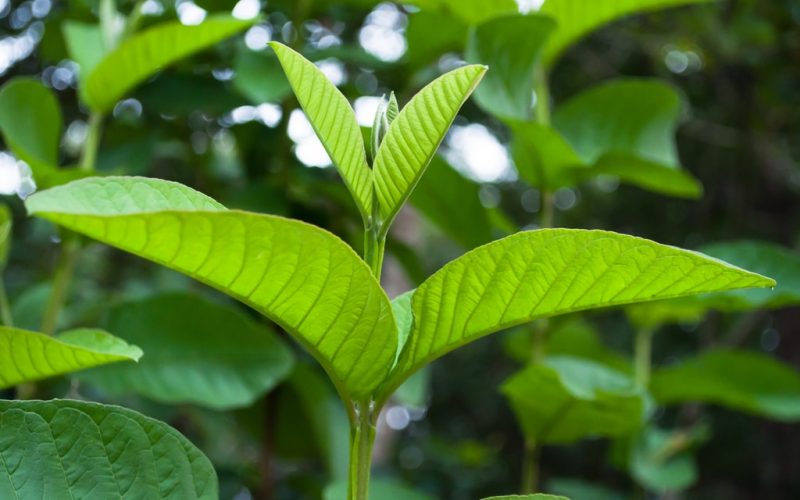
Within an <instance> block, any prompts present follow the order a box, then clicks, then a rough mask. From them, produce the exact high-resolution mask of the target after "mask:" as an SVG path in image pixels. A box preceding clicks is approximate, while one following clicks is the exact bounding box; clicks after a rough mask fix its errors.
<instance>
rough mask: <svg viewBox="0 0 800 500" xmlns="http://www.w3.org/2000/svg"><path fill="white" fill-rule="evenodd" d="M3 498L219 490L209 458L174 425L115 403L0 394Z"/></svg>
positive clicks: (202, 495)
mask: <svg viewBox="0 0 800 500" xmlns="http://www.w3.org/2000/svg"><path fill="white" fill-rule="evenodd" d="M0 458H2V460H1V461H0V464H4V465H5V467H0V497H2V498H174V499H208V500H212V499H216V498H218V495H219V493H218V486H217V475H216V473H215V472H214V467H213V466H212V465H211V462H210V461H209V460H208V459H207V458H206V457H205V456H204V455H203V454H202V453H201V452H200V451H199V450H198V449H197V448H196V447H195V446H194V445H193V444H192V443H190V442H189V440H187V439H186V438H185V437H183V436H182V435H181V434H180V433H179V432H178V431H176V430H175V429H172V428H171V427H169V426H167V425H166V424H164V423H162V422H159V421H157V420H154V419H152V418H149V417H145V416H144V415H142V414H140V413H137V412H135V411H132V410H128V409H125V408H120V407H118V406H110V405H100V404H97V403H87V402H82V401H70V400H54V401H0Z"/></svg>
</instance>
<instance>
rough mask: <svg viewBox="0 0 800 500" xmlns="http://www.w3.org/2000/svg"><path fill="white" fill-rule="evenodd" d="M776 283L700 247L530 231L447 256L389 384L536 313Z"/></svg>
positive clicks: (421, 301) (421, 293) (419, 294)
mask: <svg viewBox="0 0 800 500" xmlns="http://www.w3.org/2000/svg"><path fill="white" fill-rule="evenodd" d="M772 285H774V281H773V280H771V279H769V278H764V277H763V276H759V275H757V274H753V273H750V272H747V271H744V270H742V269H739V268H737V267H734V266H731V265H728V264H726V263H724V262H721V261H719V260H717V259H711V258H708V257H706V256H704V255H702V254H699V253H697V252H692V251H688V250H681V249H678V248H675V247H671V246H666V245H660V244H658V243H655V242H652V241H649V240H645V239H642V238H636V237H633V236H626V235H621V234H616V233H612V232H607V231H587V230H579V229H542V230H537V231H525V232H521V233H517V234H515V235H512V236H509V237H506V238H503V239H501V240H497V241H494V242H492V243H489V244H488V245H484V246H482V247H480V248H477V249H475V250H473V251H471V252H468V253H466V254H465V255H463V256H461V257H459V258H457V259H456V260H454V261H452V262H450V263H449V264H447V265H446V266H444V267H443V268H442V269H440V270H439V271H438V272H436V273H435V274H433V275H432V276H431V277H430V278H428V279H427V280H426V281H425V282H424V283H423V284H422V285H420V286H419V287H418V288H417V289H416V291H415V292H414V297H413V304H412V306H413V311H414V328H413V330H412V332H411V334H410V336H409V339H408V341H407V342H406V344H405V348H404V350H403V353H402V354H401V356H400V361H399V363H398V365H397V367H396V368H395V370H394V371H393V373H392V376H391V381H390V382H389V383H388V385H387V387H385V388H384V389H385V390H390V389H392V388H393V387H396V385H397V384H399V383H401V382H402V381H403V379H405V378H406V377H408V376H409V375H410V374H411V373H413V372H414V371H416V370H417V369H418V368H420V367H421V366H424V365H425V364H427V363H429V362H431V361H433V360H434V359H436V358H438V357H440V356H442V355H444V354H446V353H448V352H450V351H452V350H453V349H455V348H457V347H459V346H462V345H464V344H466V343H468V342H471V341H473V340H476V339H478V338H480V337H483V336H484V335H488V334H490V333H494V332H497V331H500V330H502V329H505V328H508V327H512V326H515V325H518V324H522V323H527V322H530V321H532V320H534V319H537V318H542V317H547V316H555V315H557V314H564V313H568V312H573V311H580V310H585V309H591V308H598V307H606V306H614V305H623V304H629V303H633V302H641V301H647V300H655V299H658V298H667V297H679V296H685V295H694V294H698V293H704V292H711V291H716V290H730V289H737V288H747V287H759V286H760V287H764V286H772Z"/></svg>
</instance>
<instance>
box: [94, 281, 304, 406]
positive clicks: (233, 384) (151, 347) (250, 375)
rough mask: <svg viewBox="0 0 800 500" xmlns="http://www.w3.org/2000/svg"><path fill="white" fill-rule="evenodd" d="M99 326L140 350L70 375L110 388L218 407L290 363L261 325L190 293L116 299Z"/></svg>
mask: <svg viewBox="0 0 800 500" xmlns="http://www.w3.org/2000/svg"><path fill="white" fill-rule="evenodd" d="M107 326H108V328H109V330H111V331H113V332H115V333H116V334H117V335H118V336H119V337H121V338H123V339H125V340H127V341H128V342H132V343H135V344H137V345H139V346H140V347H142V349H144V351H145V352H146V353H147V355H146V356H145V357H144V358H143V359H142V361H141V362H140V363H138V364H136V365H131V364H126V365H122V364H117V365H112V366H104V367H99V368H95V369H93V370H89V371H87V372H84V373H82V374H80V375H78V378H80V379H81V380H85V381H88V382H90V383H92V384H93V385H96V386H98V387H100V388H101V389H103V390H104V391H105V392H108V393H111V394H115V395H121V394H127V393H136V394H141V395H143V396H146V397H148V398H151V399H154V400H156V401H161V402H164V403H196V404H200V405H202V406H206V407H209V408H214V409H218V410H224V409H230V408H236V407H241V406H245V405H249V404H250V403H252V402H253V401H255V400H256V398H258V397H259V396H261V395H262V394H264V393H266V392H267V391H269V390H270V389H272V388H273V387H275V386H276V385H277V384H278V383H280V382H281V381H282V380H284V379H285V378H286V377H287V376H288V375H289V372H290V370H291V368H292V362H293V357H292V353H291V351H290V350H289V348H288V347H287V346H286V345H285V344H284V343H283V342H282V341H281V340H280V339H279V338H277V337H276V336H275V335H274V334H273V333H272V332H271V331H270V330H269V328H268V327H266V326H264V325H259V324H257V323H255V322H253V321H252V320H251V319H250V318H248V317H247V316H245V315H243V314H242V313H241V312H239V311H237V310H236V309H233V308H231V307H228V306H225V305H222V304H217V303H215V302H211V301H209V300H206V299H201V298H199V297H195V296H193V295H187V294H168V295H161V296H155V297H151V298H148V299H145V300H142V301H138V302H130V303H126V304H122V305H120V306H118V307H116V308H115V309H114V310H113V311H112V312H111V315H110V318H109V320H108V324H107Z"/></svg>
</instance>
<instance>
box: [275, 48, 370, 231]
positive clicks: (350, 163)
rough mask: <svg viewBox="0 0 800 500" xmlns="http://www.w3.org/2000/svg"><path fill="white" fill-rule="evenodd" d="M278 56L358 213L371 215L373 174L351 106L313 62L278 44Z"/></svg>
mask: <svg viewBox="0 0 800 500" xmlns="http://www.w3.org/2000/svg"><path fill="white" fill-rule="evenodd" d="M270 46H271V47H272V48H273V49H274V50H275V53H276V54H277V55H278V60H279V61H280V63H281V66H283V70H284V72H285V73H286V77H287V78H288V79H289V83H290V84H291V85H292V89H293V90H294V93H295V95H296V96H297V101H298V102H299V103H300V106H302V108H303V111H305V113H306V116H307V117H308V120H309V121H310V122H311V126H312V127H313V128H314V131H315V132H316V133H317V136H318V137H319V139H320V141H321V142H322V145H323V146H324V147H325V151H327V153H328V156H330V157H331V160H332V161H333V163H334V165H336V168H337V169H338V170H339V172H340V174H341V176H342V178H343V179H344V182H345V184H346V185H347V188H348V189H349V190H350V193H351V194H352V195H353V198H354V199H355V201H356V204H357V205H358V208H359V210H360V211H361V213H362V214H363V215H364V216H365V217H369V216H371V215H372V171H371V170H370V168H369V164H368V163H367V153H366V150H365V149H364V139H363V137H362V135H361V129H360V128H359V126H358V122H357V121H356V115H355V113H354V112H353V108H351V107H350V103H349V102H348V101H347V98H345V96H344V95H342V93H341V92H339V89H337V88H336V86H335V85H334V84H333V83H331V81H330V80H328V78H327V77H326V76H325V74H324V73H322V71H320V70H319V68H317V67H316V66H315V65H314V64H313V63H312V62H310V61H308V60H307V59H306V58H304V57H303V56H301V55H300V54H298V53H297V52H295V51H294V50H292V49H290V48H289V47H286V46H285V45H282V44H280V43H277V42H272V43H270Z"/></svg>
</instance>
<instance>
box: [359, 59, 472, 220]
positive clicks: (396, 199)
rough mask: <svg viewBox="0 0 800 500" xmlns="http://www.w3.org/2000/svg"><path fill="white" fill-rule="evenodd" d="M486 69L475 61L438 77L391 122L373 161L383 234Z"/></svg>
mask: <svg viewBox="0 0 800 500" xmlns="http://www.w3.org/2000/svg"><path fill="white" fill-rule="evenodd" d="M484 73H486V67H485V66H480V65H470V66H464V67H461V68H458V69H455V70H453V71H451V72H449V73H447V74H445V75H443V76H441V77H439V78H437V79H436V80H434V81H433V82H431V83H430V84H428V85H427V86H426V87H425V88H423V89H422V90H421V91H420V92H419V93H418V94H417V95H415V96H414V97H413V98H412V99H411V101H410V102H409V103H408V104H407V105H406V106H405V107H404V108H403V109H402V110H401V111H400V114H398V115H397V118H396V119H395V120H394V122H393V123H392V126H391V127H390V128H389V132H388V133H387V134H386V137H385V138H384V140H383V142H382V143H381V147H380V149H379V150H378V154H377V156H376V158H375V163H374V165H373V170H374V174H375V199H376V200H377V201H378V212H379V215H380V219H381V220H380V223H381V227H382V228H383V231H384V234H385V232H386V231H388V229H389V226H390V225H391V223H392V220H393V219H394V217H395V215H397V212H398V211H399V210H400V208H401V207H402V206H403V203H405V201H406V200H407V199H408V197H409V195H410V194H411V192H412V191H413V190H414V186H416V185H417V182H419V179H420V178H421V177H422V174H423V173H425V168H426V167H427V166H428V163H429V162H430V161H431V158H433V155H434V154H436V150H437V149H438V148H439V144H440V143H441V142H442V139H444V136H445V134H446V133H447V130H448V129H449V128H450V124H452V123H453V120H454V119H455V117H456V113H458V110H459V109H461V106H462V104H464V101H466V100H467V98H468V97H469V95H470V94H471V93H472V91H473V90H474V89H475V87H476V86H477V85H478V83H479V82H480V80H481V78H482V77H483V74H484Z"/></svg>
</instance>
